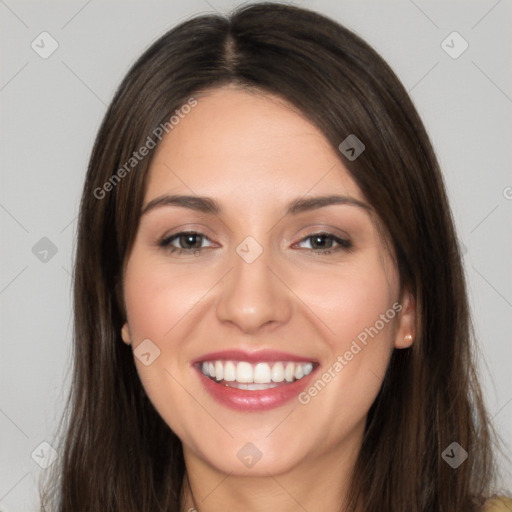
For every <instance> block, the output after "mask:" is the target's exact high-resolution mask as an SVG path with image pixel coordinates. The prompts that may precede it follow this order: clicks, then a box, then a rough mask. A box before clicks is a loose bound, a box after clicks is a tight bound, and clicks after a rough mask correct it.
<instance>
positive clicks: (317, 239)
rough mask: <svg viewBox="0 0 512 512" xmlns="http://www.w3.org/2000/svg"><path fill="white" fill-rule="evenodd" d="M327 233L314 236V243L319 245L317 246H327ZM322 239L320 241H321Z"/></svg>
mask: <svg viewBox="0 0 512 512" xmlns="http://www.w3.org/2000/svg"><path fill="white" fill-rule="evenodd" d="M326 238H327V237H326V235H318V236H315V237H314V238H313V240H314V244H313V245H317V246H320V247H325V244H326ZM319 241H320V242H319Z"/></svg>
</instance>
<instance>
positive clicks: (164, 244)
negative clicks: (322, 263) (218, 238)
mask: <svg viewBox="0 0 512 512" xmlns="http://www.w3.org/2000/svg"><path fill="white" fill-rule="evenodd" d="M182 235H196V236H200V237H202V238H205V239H207V240H209V238H208V237H207V236H205V235H203V234H202V233H198V232H197V231H180V232H179V233H176V234H174V235H171V236H168V237H165V238H163V239H162V240H161V241H160V242H159V243H158V245H159V246H160V247H161V248H163V249H165V250H166V251H168V252H170V253H172V254H189V255H190V254H194V255H197V254H198V253H200V252H201V251H202V250H203V249H206V247H199V248H191V249H182V248H180V247H174V246H172V245H170V244H171V242H172V241H174V240H176V239H179V238H180V237H181V236H182ZM315 237H325V238H327V239H329V240H332V241H334V242H336V243H337V244H338V247H336V248H334V249H332V248H329V249H320V250H316V249H307V250H308V251H310V252H312V253H315V254H318V255H322V256H327V255H329V254H331V253H333V252H338V251H350V250H351V249H352V248H353V246H352V242H351V241H350V240H346V239H344V238H339V237H337V236H335V235H333V234H332V233H326V232H324V231H320V232H318V233H312V234H311V235H308V236H306V237H304V238H302V239H301V240H300V242H303V241H304V240H308V239H312V238H315ZM300 242H299V243H300Z"/></svg>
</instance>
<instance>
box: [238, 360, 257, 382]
mask: <svg viewBox="0 0 512 512" xmlns="http://www.w3.org/2000/svg"><path fill="white" fill-rule="evenodd" d="M253 376H254V373H253V371H252V366H251V363H246V362H245V361H240V362H239V363H238V364H237V365H236V381H237V382H246V383H249V382H254V380H253Z"/></svg>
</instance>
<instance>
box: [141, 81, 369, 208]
mask: <svg viewBox="0 0 512 512" xmlns="http://www.w3.org/2000/svg"><path fill="white" fill-rule="evenodd" d="M196 99H197V105H196V106H195V107H194V108H193V109H191V111H190V112H189V113H188V114H186V115H185V116H183V118H182V119H180V121H179V123H178V124H177V125H175V126H174V127H173V129H172V130H171V131H170V132H169V133H168V134H167V135H166V136H165V137H164V138H163V140H162V142H161V143H160V145H159V146H158V148H157V150H156V153H155V155H154V157H153V160H152V163H151V166H150V171H149V173H150V175H149V180H148V188H147V192H146V201H145V202H146V203H147V202H148V201H149V200H151V199H152V198H154V197H156V196H158V195H160V194H162V193H164V192H165V193H187V194H193V193H196V194H200V195H213V196H216V197H218V198H219V200H220V201H227V202H230V203H234V202H239V203H240V206H241V207H243V206H244V204H245V205H246V206H247V205H248V203H247V201H249V202H250V203H251V205H252V206H256V205H257V204H259V205H261V204H262V202H264V203H267V202H273V203H280V202H286V200H287V198H296V197H297V196H303V195H306V194H309V193H311V194H331V193H342V194H344V195H349V196H350V197H353V198H355V199H359V200H361V201H363V200H364V198H363V196H362V193H361V191H360V190H359V187H358V186H357V184H356V183H355V181H354V180H353V178H352V177H351V176H350V174H349V173H348V171H347V169H346V168H345V167H344V165H343V163H342V161H341V160H340V157H339V154H337V150H335V149H334V148H332V147H331V145H330V144H329V142H328V141H327V139H326V138H325V136H324V135H323V134H322V132H321V131H320V130H319V129H318V128H317V127H316V126H315V125H314V124H313V123H312V122H311V121H309V120H308V119H306V118H305V117H304V116H303V115H302V114H301V113H300V112H298V111H297V110H296V109H294V107H292V106H291V105H289V104H287V103H286V102H284V101H283V100H281V99H280V98H278V97H276V96H269V95H264V94H262V93H255V92H248V91H245V90H241V89H237V88H234V87H230V86H227V87H223V88H220V89H215V90H213V91H209V92H207V93H206V94H204V95H198V96H197V97H196Z"/></svg>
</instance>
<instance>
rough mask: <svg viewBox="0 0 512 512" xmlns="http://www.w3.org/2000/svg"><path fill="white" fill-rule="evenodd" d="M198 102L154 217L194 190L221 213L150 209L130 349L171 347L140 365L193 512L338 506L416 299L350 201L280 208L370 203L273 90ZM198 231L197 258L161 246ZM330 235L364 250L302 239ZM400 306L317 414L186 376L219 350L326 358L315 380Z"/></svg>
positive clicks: (137, 249)
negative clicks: (225, 393) (176, 449)
mask: <svg viewBox="0 0 512 512" xmlns="http://www.w3.org/2000/svg"><path fill="white" fill-rule="evenodd" d="M196 97H197V99H198V105H197V106H196V107H195V108H193V109H192V110H191V112H190V113H189V114H188V115H187V116H186V117H185V118H184V119H182V120H181V121H180V123H179V125H177V126H176V127H175V128H174V129H173V130H172V131H171V132H170V133H169V134H168V135H167V136H166V138H164V139H163V141H162V143H161V145H160V146H159V147H158V148H157V150H156V153H155V155H154V158H153V160H152V163H151V166H150V170H149V173H150V174H149V179H148V187H147V190H146V196H145V200H144V206H143V209H144V207H145V206H146V205H147V204H148V203H149V202H150V201H151V200H153V199H155V198H157V197H159V196H161V195H163V194H186V195H199V196H208V197H212V198H214V199H216V200H217V201H218V202H219V203H220V204H221V207H222V212H221V213H219V214H218V215H214V214H211V213H201V212H197V211H193V210H191V209H188V208H184V207H180V206H161V207H156V208H154V209H152V210H150V211H148V212H147V213H146V214H144V215H142V217H141V221H140V225H139V228H138V232H137V235H136V240H135V242H134V245H133V248H132V250H131V253H130V254H129V257H128V259H127V263H126V267H125V276H124V298H125V303H126V310H127V323H126V324H125V325H124V326H123V329H122V336H123V340H124V342H125V343H130V344H132V347H133V349H134V350H135V349H136V348H137V346H138V345H139V344H140V343H141V342H142V341H143V340H145V339H148V338H149V339H150V340H151V342H152V343H154V345H156V346H157V347H158V349H159V350H160V355H159V357H157V358H156V359H155V360H154V361H153V362H152V363H151V364H150V365H148V366H146V365H144V364H142V363H141V361H140V360H139V359H138V358H137V357H135V359H134V360H135V364H136V366H137V371H138V374H139V376H140V379H141V382H142V384H143V386H144V389H145V390H146V392H147V395H148V397H149V398H150V400H151V401H152V403H153V404H154V406H155V408H156V409H157V410H158V412H159V413H160V415H161V416H162V418H163V419H164V420H165V422H166V423H167V424H168V425H169V427H170V428H171V429H172V430H173V431H174V432H175V433H176V434H177V435H178V436H179V438H180V439H181V441H182V443H183V449H184V456H185V461H186V467H187V477H186V479H185V480H187V478H188V482H187V481H186V482H185V483H187V484H188V483H189V484H190V488H191V490H192V492H193V496H192V495H191V493H190V492H189V491H188V486H186V491H185V494H184V497H183V503H182V505H183V507H182V509H183V510H189V508H192V507H193V508H195V509H197V510H199V511H201V512H214V511H220V510H222V511H224V510H247V511H252V512H257V511H268V510H280V511H282V512H286V511H296V510H297V509H298V508H300V507H299V505H298V504H300V506H302V507H304V509H306V510H323V511H333V512H334V511H338V510H339V506H340V503H343V500H344V499H345V496H346V492H347V485H348V475H349V473H350V471H351V470H352V468H353V465H354V463H355V460H356V457H357V454H358V452H359V450H360V446H361V442H362V435H363V431H364V425H365V419H366V416H367V413H368V410H369V408H370V406H371V404H372V402H373V401H374V399H375V397H376V395H377V393H378V391H379V389H380V386H381V384H382V379H383V377H384V374H385V371H386V367H387V365H388V362H389V358H390V355H391V353H392V351H393V349H394V348H396V349H401V348H405V347H408V346H410V344H411V343H412V342H413V339H414V334H415V328H414V326H415V305H414V299H413V298H412V296H411V295H410V294H409V292H408V291H407V289H405V290H402V291H401V290H400V289H399V276H398V273H397V268H396V264H395V262H394V259H393V254H390V253H389V252H388V251H387V249H386V244H385V240H384V239H383V237H382V236H381V234H380V232H379V231H378V229H377V223H376V217H375V215H374V214H373V213H372V212H371V211H368V210H367V209H364V208H361V207H358V206H353V205H350V204H344V205H330V206H326V207H323V208H318V209H315V210H312V211H306V212H303V213H300V214H298V215H295V216H285V215H284V213H285V210H286V206H287V205H288V203H289V202H290V201H292V200H294V199H297V198H301V197H313V196H320V195H331V194H340V195H345V196H349V197H351V198H355V199H357V200H359V201H362V202H364V203H366V204H368V203H367V201H366V199H365V198H364V196H363V194H362V193H361V191H360V189H359V187H358V186H357V185H356V183H355V181H354V180H353V179H352V178H351V176H350V174H349V173H348V171H347V169H346V168H345V167H344V165H343V163H342V161H341V160H340V157H339V154H338V153H337V151H336V150H334V149H333V148H332V147H331V146H330V145H329V143H328V142H327V140H326V139H325V137H324V136H323V134H322V133H321V132H320V131H319V130H318V128H316V127H315V126H314V125H313V124H312V123H311V122H310V121H308V120H307V119H306V118H304V117H303V116H302V115H301V114H300V113H298V112H297V111H296V110H295V109H294V108H293V107H291V106H289V105H287V104H286V103H285V102H284V101H282V100H280V99H278V98H276V97H273V96H269V95H263V94H262V93H255V92H248V91H247V90H241V89H238V88H236V87H234V86H225V87H222V88H220V89H215V90H213V91H209V92H207V93H206V94H204V95H202V96H196ZM340 142H341V141H340ZM187 230H190V231H197V232H199V233H202V234H204V235H205V238H203V239H202V242H201V238H200V237H199V239H198V241H197V244H198V245H199V244H201V243H202V247H203V249H202V250H201V252H198V253H196V254H195V255H194V254H192V253H193V250H192V249H188V251H189V252H188V253H185V254H176V253H171V252H169V250H168V249H166V248H163V247H160V246H159V245H158V244H159V241H160V240H161V239H162V238H165V237H168V236H170V235H172V234H176V233H179V232H182V231H187ZM320 231H327V232H329V233H332V234H333V235H334V236H339V237H341V238H348V239H349V240H350V241H351V242H352V244H353V249H352V250H350V251H347V250H345V249H343V248H341V247H340V246H339V245H338V244H337V242H336V241H330V240H329V239H327V240H326V242H325V243H326V247H327V248H328V247H329V245H332V249H335V248H339V249H340V250H337V251H336V250H332V252H331V253H330V254H321V250H322V249H323V246H320V247H318V246H315V245H314V243H315V241H314V240H311V238H307V237H308V236H310V235H312V234H315V233H318V232H320ZM247 236H251V237H253V238H254V239H255V240H256V241H257V242H258V243H259V244H260V245H261V247H262V248H263V253H262V254H261V255H260V256H259V257H258V258H257V259H256V260H255V261H254V262H252V263H247V262H246V261H244V260H243V259H242V258H241V257H240V256H239V255H238V253H237V252H236V248H237V246H238V245H239V244H240V242H242V240H244V239H245V238H246V237H247ZM190 244H194V241H192V242H189V245H186V240H185V242H183V239H182V242H181V245H180V240H179V238H178V239H174V241H173V242H172V245H174V246H175V247H180V248H190V247H191V245H190ZM315 247H316V248H315ZM315 251H316V253H315ZM396 302H398V303H400V304H401V306H402V309H401V311H400V313H399V314H397V315H396V316H395V317H394V318H393V319H392V320H390V321H388V323H386V324H385V326H384V328H382V329H381V330H380V331H379V332H378V334H377V335H376V336H374V337H373V338H369V341H368V343H367V345H366V346H364V347H363V349H362V350H361V351H360V352H359V353H357V355H355V356H354V357H353V359H352V360H351V361H349V362H348V364H347V365H346V366H345V367H344V368H343V370H342V371H339V372H338V373H337V374H336V377H335V378H332V380H331V382H329V383H328V385H326V386H325V388H324V389H323V390H322V391H321V392H320V393H318V395H317V396H316V397H314V398H312V399H311V400H310V402H309V403H307V404H306V405H303V404H301V403H299V402H298V400H295V399H294V400H291V401H290V402H288V403H287V404H285V405H284V406H281V407H278V408H275V409H272V410H269V411H264V412H246V413H242V412H238V411H234V410H231V409H228V408H227V407H224V406H223V405H220V404H218V403H217V402H215V401H214V400H213V399H212V398H211V397H210V395H209V394H208V393H207V392H206V391H205V390H204V389H203V387H202V385H201V383H200V380H199V378H198V376H197V375H196V373H195V371H193V369H192V368H191V364H190V363H191V361H192V360H194V359H196V358H198V357H200V356H201V355H203V354H206V353H207V352H211V351H217V350H224V349H231V348H240V349H245V350H248V351H254V350H259V349H274V350H282V351H287V352H291V353H293V354H297V355H301V356H305V357H308V358H311V359H312V360H317V361H318V362H319V364H320V368H319V370H317V372H318V375H319V376H320V375H321V374H322V373H323V371H325V370H327V369H328V368H329V367H332V365H333V363H334V362H335V361H336V359H337V357H338V356H339V355H342V354H344V353H345V352H346V351H347V350H348V349H349V348H350V346H351V343H352V341H353V340H354V339H356V338H357V336H358V334H360V333H361V332H362V331H364V329H365V328H369V327H370V326H373V325H374V324H375V322H376V321H377V320H378V319H379V318H380V315H381V314H385V313H386V311H387V310H389V309H390V308H392V305H393V304H394V303H396ZM249 442H250V443H253V444H254V445H255V446H256V447H257V449H258V450H259V451H260V452H261V453H262V457H261V459H260V460H259V461H258V462H257V463H256V464H255V465H254V466H253V467H251V468H247V467H246V466H245V465H244V464H242V463H241V461H240V460H239V458H238V457H237V452H238V451H239V450H240V449H241V448H242V447H243V446H244V445H245V444H246V443H249Z"/></svg>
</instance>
